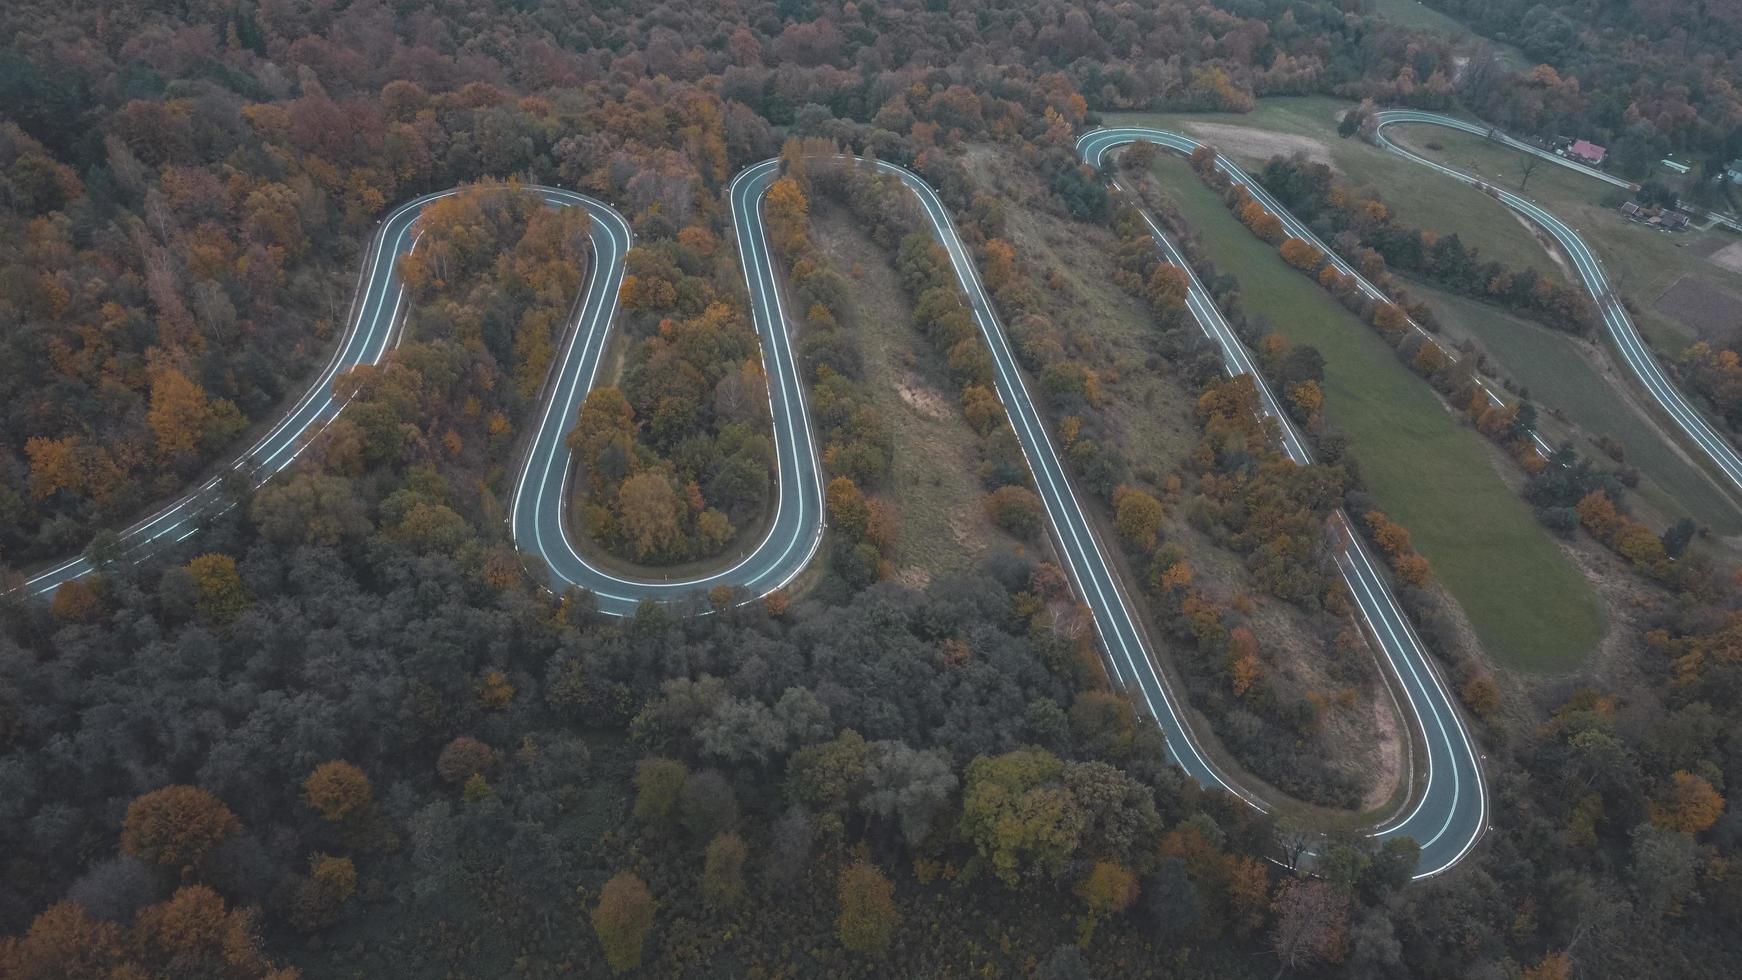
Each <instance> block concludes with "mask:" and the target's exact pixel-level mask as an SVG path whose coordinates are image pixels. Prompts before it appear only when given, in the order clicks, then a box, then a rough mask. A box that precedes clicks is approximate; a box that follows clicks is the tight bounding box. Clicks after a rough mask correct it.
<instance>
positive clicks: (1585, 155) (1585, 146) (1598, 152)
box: [1567, 140, 1609, 167]
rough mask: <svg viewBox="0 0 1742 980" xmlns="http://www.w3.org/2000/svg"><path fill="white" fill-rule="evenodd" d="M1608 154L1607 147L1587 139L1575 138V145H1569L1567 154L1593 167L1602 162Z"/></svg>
mask: <svg viewBox="0 0 1742 980" xmlns="http://www.w3.org/2000/svg"><path fill="white" fill-rule="evenodd" d="M1608 155H1609V151H1608V150H1607V149H1605V148H1603V147H1601V146H1598V145H1597V144H1595V143H1592V142H1589V141H1587V140H1573V145H1572V146H1569V147H1567V156H1569V157H1572V158H1573V159H1574V160H1577V161H1579V162H1580V163H1588V164H1590V165H1591V166H1593V167H1595V166H1598V165H1599V164H1601V163H1602V162H1603V160H1604V158H1605V157H1607V156H1608Z"/></svg>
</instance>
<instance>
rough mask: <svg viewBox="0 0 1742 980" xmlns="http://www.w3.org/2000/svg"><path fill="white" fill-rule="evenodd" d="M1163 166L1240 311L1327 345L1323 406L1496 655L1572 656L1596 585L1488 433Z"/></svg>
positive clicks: (1199, 190) (1179, 172) (1212, 200)
mask: <svg viewBox="0 0 1742 980" xmlns="http://www.w3.org/2000/svg"><path fill="white" fill-rule="evenodd" d="M1155 174H1156V176H1157V178H1158V179H1159V180H1160V182H1161V183H1162V185H1163V187H1164V188H1165V189H1166V191H1167V193H1168V195H1169V196H1170V197H1171V198H1172V199H1173V201H1174V202H1175V203H1176V204H1177V206H1178V207H1179V208H1180V211H1181V213H1182V214H1183V215H1184V216H1185V218H1186V220H1187V221H1188V222H1190V223H1191V225H1192V227H1193V228H1194V229H1195V230H1196V231H1197V232H1198V234H1199V235H1200V237H1201V240H1202V243H1203V245H1204V248H1205V251H1206V252H1207V253H1208V254H1209V257H1210V259H1211V260H1212V261H1214V262H1215V264H1216V265H1217V267H1218V268H1220V269H1222V270H1224V271H1228V272H1232V273H1234V274H1235V275H1236V276H1238V277H1239V279H1240V283H1241V289H1242V295H1243V303H1244V306H1245V309H1246V311H1247V312H1248V313H1249V314H1252V315H1262V316H1265V317H1267V318H1268V319H1269V320H1270V322H1271V323H1272V324H1274V325H1276V327H1277V329H1279V330H1281V331H1282V332H1283V333H1284V335H1286V336H1288V337H1290V338H1291V339H1293V340H1295V341H1298V342H1301V343H1309V344H1312V345H1313V346H1315V347H1317V348H1318V349H1319V350H1320V352H1322V353H1323V354H1324V356H1325V375H1326V376H1325V382H1326V383H1325V411H1326V415H1327V418H1328V419H1329V420H1330V421H1331V422H1332V423H1333V424H1335V425H1336V426H1338V427H1339V428H1340V429H1342V430H1343V431H1344V432H1345V433H1347V435H1348V437H1349V440H1350V444H1351V446H1352V448H1353V451H1354V453H1355V455H1356V457H1357V459H1358V460H1359V461H1360V465H1361V470H1362V475H1363V478H1364V479H1365V481H1366V483H1367V485H1368V487H1369V488H1370V489H1371V490H1372V492H1373V495H1374V497H1375V498H1376V499H1377V500H1378V501H1379V502H1380V504H1381V506H1383V507H1384V508H1385V509H1386V510H1387V511H1389V512H1390V513H1391V515H1392V516H1393V517H1394V518H1396V519H1397V520H1398V521H1400V522H1401V523H1402V524H1403V525H1404V526H1405V527H1407V528H1409V530H1410V532H1411V533H1412V534H1413V535H1414V538H1415V543H1416V547H1417V548H1418V549H1419V550H1420V551H1421V553H1422V554H1423V555H1425V556H1426V557H1427V558H1428V560H1429V561H1430V562H1431V563H1432V564H1433V567H1434V571H1435V574H1436V575H1437V576H1438V578H1439V580H1440V581H1441V582H1442V583H1443V584H1444V585H1445V586H1446V588H1447V589H1449V590H1450V591H1451V593H1452V595H1453V596H1455V597H1456V598H1457V600H1458V602H1459V603H1460V604H1461V605H1462V607H1463V609H1464V611H1465V612H1466V613H1467V614H1468V615H1469V617H1470V620H1471V622H1472V623H1473V624H1474V626H1475V628H1476V631H1477V633H1478V636H1479V637H1480V639H1481V641H1482V643H1483V645H1484V647H1485V649H1486V650H1487V652H1488V653H1489V655H1490V656H1492V657H1493V658H1494V659H1495V660H1496V661H1497V662H1499V663H1502V664H1507V665H1510V666H1514V667H1518V668H1522V669H1525V670H1531V671H1545V672H1546V671H1559V670H1565V669H1568V668H1571V667H1574V666H1576V665H1577V664H1578V663H1579V662H1580V661H1581V660H1582V659H1583V658H1584V657H1585V655H1586V654H1587V653H1588V652H1589V651H1590V650H1591V649H1592V648H1593V647H1594V646H1595V644H1596V642H1597V641H1598V639H1599V638H1600V637H1601V635H1602V631H1603V622H1602V615H1601V612H1600V611H1599V608H1598V603H1597V598H1596V595H1595V593H1594V592H1593V591H1592V589H1591V586H1590V584H1589V583H1588V582H1587V581H1586V580H1585V579H1584V578H1583V577H1582V576H1581V575H1580V573H1579V572H1578V571H1577V570H1576V569H1575V568H1574V567H1573V565H1572V564H1571V563H1570V562H1569V561H1568V559H1567V558H1566V556H1565V555H1564V554H1563V553H1562V552H1561V551H1560V549H1559V547H1558V546H1557V545H1556V544H1555V543H1554V542H1553V541H1552V540H1551V539H1550V538H1549V537H1548V535H1547V533H1546V532H1545V531H1544V530H1543V529H1542V527H1541V526H1540V525H1538V524H1537V522H1536V520H1535V518H1534V517H1533V516H1532V515H1531V513H1530V510H1529V508H1528V507H1527V506H1526V505H1525V504H1524V502H1523V501H1522V500H1521V499H1519V497H1518V496H1517V495H1516V494H1515V493H1513V491H1512V490H1511V489H1510V488H1509V487H1508V486H1507V485H1506V483H1505V482H1504V481H1502V480H1501V478H1500V476H1499V474H1498V473H1497V472H1496V470H1495V468H1494V466H1495V464H1494V461H1493V455H1492V453H1491V451H1490V449H1489V448H1488V447H1487V446H1486V445H1485V444H1484V443H1483V441H1482V439H1481V437H1480V436H1479V435H1477V434H1476V433H1475V432H1474V431H1473V430H1471V429H1469V428H1467V427H1465V426H1464V425H1462V424H1461V423H1459V422H1458V420H1456V419H1455V418H1454V417H1453V416H1452V415H1451V414H1449V413H1448V412H1447V410H1446V409H1445V407H1444V406H1443V404H1442V403H1441V401H1440V399H1439V397H1438V396H1437V395H1436V394H1435V393H1434V392H1433V390H1432V389H1431V388H1429V387H1428V385H1427V383H1426V382H1424V381H1422V380H1421V379H1419V378H1417V377H1415V376H1414V375H1413V374H1411V373H1409V372H1408V371H1407V370H1406V369H1405V368H1404V367H1403V366H1402V365H1401V364H1400V363H1399V362H1398V361H1397V359H1396V355H1395V354H1393V353H1392V351H1391V349H1390V348H1389V347H1387V346H1386V345H1385V344H1384V343H1383V342H1382V341H1381V340H1380V339H1379V338H1378V337H1377V336H1375V335H1374V334H1373V333H1372V332H1371V331H1370V330H1369V329H1368V328H1367V326H1366V325H1365V324H1362V323H1361V322H1360V321H1359V320H1357V319H1356V318H1355V317H1354V316H1353V315H1352V314H1350V313H1348V312H1347V311H1345V310H1344V309H1343V308H1342V307H1341V306H1340V305H1338V304H1337V303H1336V301H1335V300H1333V299H1331V297H1330V296H1329V294H1327V293H1326V292H1325V291H1324V290H1322V289H1320V288H1319V287H1318V286H1317V285H1315V284H1313V283H1312V282H1310V281H1308V280H1307V279H1306V278H1305V277H1303V276H1301V275H1299V274H1298V273H1296V272H1294V271H1293V270H1291V269H1289V268H1288V267H1287V266H1286V265H1284V264H1283V262H1282V260H1281V258H1280V257H1278V256H1277V254H1276V252H1275V251H1274V250H1273V249H1271V248H1270V247H1269V246H1267V245H1265V244H1264V243H1263V242H1261V241H1259V240H1258V239H1257V238H1254V237H1253V236H1252V235H1251V234H1250V233H1248V232H1247V231H1246V229H1245V228H1243V227H1241V225H1240V224H1239V223H1238V222H1237V221H1236V220H1235V219H1234V217H1233V216H1232V215H1230V214H1229V213H1228V212H1227V211H1226V209H1224V208H1223V207H1222V204H1221V202H1220V201H1219V200H1217V198H1216V197H1215V195H1214V194H1213V193H1211V192H1210V190H1209V189H1208V188H1206V187H1204V186H1203V184H1202V183H1200V182H1199V180H1198V178H1197V177H1196V175H1194V174H1193V173H1192V172H1191V170H1190V168H1189V167H1188V166H1187V165H1186V163H1185V162H1184V161H1183V160H1182V159H1180V158H1178V157H1175V156H1172V155H1170V154H1163V155H1162V156H1161V158H1160V159H1159V160H1158V161H1157V164H1156V168H1155Z"/></svg>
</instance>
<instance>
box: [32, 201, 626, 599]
mask: <svg viewBox="0 0 1742 980" xmlns="http://www.w3.org/2000/svg"><path fill="white" fill-rule="evenodd" d="M527 189H528V190H529V191H532V192H534V193H537V194H539V195H540V196H542V197H543V198H544V199H545V201H547V202H548V203H550V204H551V205H552V206H553V207H555V206H573V205H580V206H583V207H586V208H587V209H588V210H589V211H591V212H593V216H594V218H595V219H598V218H599V217H600V213H601V211H609V208H606V207H605V206H604V205H602V204H599V203H598V202H596V201H593V200H591V199H588V198H585V197H582V196H581V195H579V194H575V193H572V192H570V191H565V190H560V189H558V188H554V187H529V188H527ZM453 193H455V191H452V190H448V191H440V192H438V193H434V194H427V195H425V196H423V197H419V198H416V199H415V200H412V201H408V202H406V203H405V204H402V205H400V206H399V207H397V208H395V209H394V210H393V211H392V212H390V213H389V214H388V215H387V217H385V218H383V219H382V220H381V222H380V225H379V226H378V227H377V229H376V231H375V235H374V237H373V238H372V239H371V240H370V244H369V248H368V251H367V253H366V254H365V257H364V262H363V267H362V269H361V271H359V273H358V276H357V288H356V293H355V295H354V296H353V298H352V301H351V316H350V320H349V322H348V325H347V328H346V332H345V335H344V338H343V339H342V340H341V341H340V343H339V349H338V350H337V351H335V352H334V353H333V356H332V359H331V360H329V361H328V362H327V366H326V367H325V368H324V369H323V370H322V371H321V373H320V375H319V376H318V377H317V378H316V379H315V382H314V384H313V385H311V386H310V387H309V389H308V391H307V392H305V393H304V394H303V396H302V397H301V398H300V399H298V400H297V402H296V404H294V405H293V406H292V407H291V408H290V410H289V411H288V412H286V413H285V415H284V416H283V417H282V418H281V419H279V421H278V422H277V424H275V425H274V426H273V427H272V429H271V430H270V431H268V432H267V433H266V435H264V436H262V437H261V438H260V439H259V441H257V442H256V443H254V445H253V446H251V447H249V448H248V450H247V451H245V452H243V453H242V454H241V455H240V456H238V457H237V458H236V459H235V460H234V461H233V462H231V464H230V466H229V467H228V469H227V471H226V472H225V473H224V474H220V475H219V476H214V477H212V478H211V479H210V480H207V481H206V482H205V483H203V484H201V485H200V486H199V487H197V488H195V489H194V490H192V491H190V492H189V493H188V494H187V495H186V496H184V497H182V498H181V499H179V500H176V501H175V502H174V503H171V504H170V505H168V506H167V507H164V508H163V509H162V510H159V511H157V512H156V513H154V514H152V515H151V516H150V517H147V518H145V519H143V520H141V521H139V522H137V523H135V524H133V525H132V526H130V527H128V528H127V529H125V530H123V531H121V532H120V538H121V548H122V553H123V555H124V556H125V557H127V558H129V559H131V560H133V561H134V562H135V563H138V562H139V561H142V560H144V559H145V558H146V557H147V556H149V555H150V554H151V553H152V552H153V551H155V550H156V549H158V548H160V547H163V546H164V545H165V544H168V543H173V542H176V541H181V540H183V539H185V538H187V537H188V536H190V535H192V534H193V533H194V532H195V531H196V530H197V529H198V528H199V526H200V523H201V520H200V519H201V518H205V517H208V516H210V515H211V514H213V513H217V512H221V511H222V510H227V509H228V508H229V506H230V504H229V502H228V500H227V499H226V496H225V494H224V492H223V489H222V487H223V483H224V477H225V476H227V475H230V474H236V475H240V476H242V477H244V478H246V479H248V480H249V481H250V482H251V483H252V484H253V485H254V486H259V485H260V484H262V483H265V482H266V481H267V480H269V479H271V478H272V477H273V476H274V475H276V474H277V473H278V472H279V471H280V470H282V469H284V468H285V467H286V466H288V465H290V463H291V461H293V460H295V459H296V457H297V456H298V455H299V454H301V452H302V447H303V445H304V444H305V442H306V440H305V438H304V437H305V436H306V435H309V434H311V433H314V432H319V431H320V430H321V429H322V428H324V427H326V425H327V424H328V423H329V422H331V421H332V420H333V419H334V418H336V417H337V416H338V414H339V411H340V410H341V409H343V408H344V403H343V402H342V401H340V400H339V399H337V398H335V397H333V379H335V378H337V377H338V376H339V375H340V374H341V373H343V372H345V371H348V370H350V369H351V368H354V367H356V366H358V365H360V364H376V363H379V362H380V360H381V358H382V357H383V356H384V355H385V354H386V352H387V350H388V348H389V347H392V346H396V345H397V344H398V342H399V337H398V336H397V335H396V332H397V328H398V324H399V320H400V313H401V312H402V310H403V307H404V304H405V289H404V286H403V285H402V284H401V283H400V281H399V277H398V260H399V258H400V256H402V255H404V254H406V253H407V252H410V251H411V250H412V248H413V247H415V246H416V243H417V237H418V236H417V219H418V217H419V216H420V215H421V214H423V209H424V207H425V206H427V205H428V204H429V203H430V202H432V201H436V200H440V199H441V198H444V197H447V196H449V195H450V194H453ZM595 224H597V221H595ZM594 235H595V239H596V238H597V236H598V232H597V228H596V227H595V233H594ZM594 244H595V250H596V247H597V245H598V244H599V243H598V242H597V241H595V242H594ZM94 567H95V566H94V565H93V563H92V562H91V560H90V558H89V557H87V556H86V555H83V554H81V555H79V556H77V557H74V558H71V559H68V560H66V561H64V562H62V563H60V564H58V565H56V566H54V567H53V568H50V569H47V570H46V571H42V572H39V573H37V574H35V575H34V576H32V577H31V578H29V579H27V580H26V581H25V587H24V588H25V592H26V593H27V594H29V595H34V596H41V595H47V594H49V593H51V592H53V591H54V590H55V589H56V588H58V587H59V586H60V584H61V583H62V582H66V581H69V580H71V579H75V578H78V577H80V576H82V575H85V574H87V573H89V572H91V571H92V570H93V569H94Z"/></svg>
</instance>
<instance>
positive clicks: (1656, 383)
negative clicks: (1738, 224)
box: [1374, 109, 1742, 490]
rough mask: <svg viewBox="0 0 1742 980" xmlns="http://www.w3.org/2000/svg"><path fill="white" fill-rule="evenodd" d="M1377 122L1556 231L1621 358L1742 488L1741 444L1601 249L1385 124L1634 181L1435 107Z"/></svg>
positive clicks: (1427, 163) (1384, 139)
mask: <svg viewBox="0 0 1742 980" xmlns="http://www.w3.org/2000/svg"><path fill="white" fill-rule="evenodd" d="M1374 121H1375V123H1376V124H1377V130H1376V131H1375V139H1376V140H1378V142H1379V145H1380V146H1381V147H1383V148H1385V149H1387V150H1389V151H1391V152H1392V153H1395V154H1397V155H1398V156H1401V157H1403V158H1405V159H1407V160H1410V161H1411V162H1414V163H1418V164H1420V165H1422V166H1424V167H1427V168H1428V169H1430V170H1433V171H1435V172H1436V173H1439V174H1442V175H1444V176H1446V177H1450V178H1451V179H1453V180H1456V181H1458V182H1460V183H1463V184H1468V185H1469V186H1471V187H1475V188H1477V189H1478V190H1481V191H1484V192H1486V193H1488V194H1490V195H1492V196H1493V197H1495V198H1496V199H1497V200H1499V201H1500V203H1502V204H1504V205H1506V206H1507V207H1509V208H1511V209H1512V210H1514V211H1516V212H1518V213H1519V214H1520V215H1523V216H1524V217H1525V218H1526V219H1528V220H1529V221H1530V222H1531V223H1532V224H1534V225H1536V226H1537V227H1539V228H1541V229H1543V230H1544V231H1546V232H1548V233H1549V234H1550V235H1552V236H1554V239H1555V241H1556V242H1557V243H1559V244H1560V247H1561V249H1562V251H1564V252H1566V254H1567V256H1568V258H1570V259H1572V262H1573V267H1574V268H1576V269H1577V270H1578V272H1579V281H1580V282H1581V283H1582V284H1583V285H1584V287H1585V290H1586V291H1587V292H1588V293H1590V295H1591V301H1592V302H1593V303H1595V304H1596V306H1597V310H1598V312H1599V313H1600V314H1601V315H1602V318H1603V327H1604V329H1605V330H1606V331H1607V332H1608V335H1609V339H1610V341H1611V342H1613V343H1614V345H1615V349H1616V350H1617V351H1619V352H1620V354H1621V359H1622V360H1624V361H1626V362H1627V367H1628V368H1629V369H1630V370H1631V371H1632V372H1633V376H1634V377H1635V378H1637V379H1638V380H1639V383H1640V385H1641V386H1642V387H1644V389H1645V391H1646V392H1647V393H1648V394H1649V395H1651V397H1652V400H1653V401H1655V402H1656V403H1657V405H1658V407H1659V408H1660V409H1662V410H1663V412H1664V414H1665V415H1667V416H1669V418H1670V419H1671V420H1672V421H1674V422H1675V424H1676V426H1677V427H1678V428H1680V429H1681V431H1682V432H1683V433H1684V434H1686V435H1687V437H1688V438H1689V439H1690V440H1692V441H1693V443H1694V445H1696V446H1698V447H1699V449H1700V451H1701V452H1702V453H1704V454H1705V456H1706V458H1707V459H1710V460H1711V461H1712V464H1713V465H1714V466H1716V467H1717V468H1718V470H1719V472H1721V473H1723V474H1724V478H1725V480H1726V482H1727V483H1728V484H1729V486H1731V487H1732V488H1734V489H1739V490H1742V455H1739V454H1738V453H1737V451H1736V447H1735V446H1734V445H1733V444H1732V443H1731V442H1730V440H1729V438H1728V437H1727V436H1725V435H1724V434H1723V433H1721V432H1719V431H1718V430H1717V429H1716V428H1714V427H1713V426H1712V425H1711V424H1710V423H1709V422H1707V421H1706V419H1705V416H1703V415H1701V414H1700V412H1699V410H1698V409H1697V408H1695V407H1694V406H1693V405H1692V404H1690V403H1689V402H1688V400H1687V399H1686V398H1685V397H1683V395H1682V393H1681V392H1680V391H1677V390H1676V388H1675V385H1673V384H1671V383H1670V380H1669V378H1668V377H1666V376H1665V375H1664V373H1663V369H1662V368H1661V367H1660V366H1659V365H1658V363H1657V359H1656V357H1654V356H1653V355H1652V353H1651V350H1650V348H1648V347H1647V346H1646V344H1645V340H1644V338H1643V337H1641V336H1640V335H1639V330H1638V328H1637V327H1635V326H1634V325H1633V318H1632V317H1630V316H1629V315H1628V314H1627V307H1626V306H1625V305H1623V304H1622V302H1621V299H1620V297H1618V296H1616V295H1615V290H1614V288H1613V287H1612V286H1611V285H1610V283H1609V279H1608V276H1606V275H1605V274H1604V273H1603V265H1602V263H1600V262H1598V261H1597V255H1596V253H1595V252H1593V251H1591V248H1590V246H1588V245H1586V244H1585V240H1584V239H1583V238H1581V237H1579V233H1578V232H1577V231H1575V230H1574V229H1573V228H1571V227H1569V226H1568V225H1567V224H1566V222H1564V221H1562V220H1561V219H1559V218H1557V217H1555V216H1554V215H1553V214H1551V213H1550V212H1549V211H1547V210H1546V209H1544V208H1542V207H1541V206H1539V205H1537V204H1536V203H1535V202H1533V201H1531V200H1530V199H1529V198H1526V197H1521V196H1520V195H1517V194H1514V193H1512V192H1511V191H1508V190H1505V189H1503V188H1500V187H1496V186H1494V185H1493V184H1490V183H1488V182H1487V181H1485V180H1482V179H1481V178H1479V177H1473V176H1471V175H1470V174H1467V173H1464V172H1463V171H1461V170H1457V169H1454V168H1452V167H1447V166H1445V165H1443V164H1439V163H1435V162H1434V161H1432V160H1429V159H1427V158H1426V157H1423V156H1421V155H1420V154H1417V153H1415V152H1413V151H1411V150H1409V149H1408V148H1406V147H1404V146H1402V145H1400V144H1398V143H1397V142H1395V141H1393V140H1392V139H1391V138H1390V137H1388V136H1387V135H1386V134H1385V129H1386V127H1388V126H1394V125H1399V124H1411V125H1422V126H1441V127H1444V128H1447V129H1455V130H1460V131H1462V132H1466V133H1474V134H1475V135H1477V136H1481V137H1484V138H1493V139H1495V140H1497V141H1498V142H1500V143H1502V144H1503V145H1505V146H1507V147H1510V148H1512V149H1514V150H1517V151H1519V152H1521V153H1529V154H1531V155H1533V156H1538V157H1542V158H1544V159H1547V160H1551V161H1553V162H1555V163H1558V164H1561V165H1562V166H1565V167H1569V168H1571V169H1573V170H1577V171H1579V172H1580V173H1583V174H1587V175H1589V176H1592V177H1595V178H1597V179H1598V180H1602V181H1604V182H1606V183H1609V184H1614V185H1617V186H1620V187H1631V186H1632V185H1631V184H1629V183H1627V182H1626V181H1624V180H1622V179H1621V178H1619V177H1615V176H1613V175H1610V174H1606V173H1603V172H1602V171H1600V170H1593V169H1592V168H1590V167H1587V166H1584V165H1582V164H1580V163H1577V162H1575V161H1572V160H1567V159H1565V158H1564V157H1559V156H1556V155H1554V154H1553V153H1550V152H1548V151H1547V150H1544V149H1542V148H1540V147H1535V146H1531V145H1530V144H1529V143H1525V142H1522V141H1520V140H1516V139H1513V138H1512V137H1510V136H1506V135H1505V134H1503V133H1500V132H1498V131H1497V130H1491V129H1489V128H1488V127H1485V126H1481V125H1478V124H1476V123H1471V122H1466V121H1464V120H1462V119H1454V118H1452V117H1451V116H1443V115H1440V114H1439V113H1435V112H1418V111H1416V110H1413V109H1388V110H1385V111H1382V112H1378V113H1375V114H1374ZM1708 216H1709V217H1712V218H1714V219H1718V220H1727V219H1723V217H1722V216H1721V215H1715V214H1713V215H1708Z"/></svg>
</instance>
